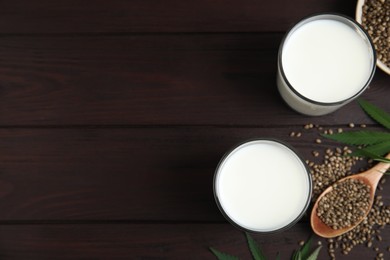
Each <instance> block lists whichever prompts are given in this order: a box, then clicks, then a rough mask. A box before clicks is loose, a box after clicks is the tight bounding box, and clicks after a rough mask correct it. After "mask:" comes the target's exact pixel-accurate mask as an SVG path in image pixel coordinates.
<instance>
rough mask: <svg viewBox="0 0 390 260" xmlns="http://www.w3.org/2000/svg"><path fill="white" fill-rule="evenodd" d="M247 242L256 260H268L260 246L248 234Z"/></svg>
mask: <svg viewBox="0 0 390 260" xmlns="http://www.w3.org/2000/svg"><path fill="white" fill-rule="evenodd" d="M246 240H247V241H248V246H249V250H250V251H251V253H252V256H253V259H254V260H267V259H266V257H265V255H264V254H263V251H261V248H260V245H258V244H257V243H256V241H255V240H254V239H253V238H252V237H251V236H250V235H249V234H248V233H246Z"/></svg>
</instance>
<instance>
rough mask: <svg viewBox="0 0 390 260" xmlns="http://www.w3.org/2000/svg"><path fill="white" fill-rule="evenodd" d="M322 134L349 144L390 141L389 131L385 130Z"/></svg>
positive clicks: (370, 143) (371, 143)
mask: <svg viewBox="0 0 390 260" xmlns="http://www.w3.org/2000/svg"><path fill="white" fill-rule="evenodd" d="M322 136H324V137H326V138H329V139H332V140H335V141H338V142H342V143H346V144H349V145H373V144H377V143H381V142H386V141H389V142H390V133H386V132H374V131H354V132H343V133H338V134H332V135H328V134H323V135H322Z"/></svg>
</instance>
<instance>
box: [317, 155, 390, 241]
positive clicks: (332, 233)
mask: <svg viewBox="0 0 390 260" xmlns="http://www.w3.org/2000/svg"><path fill="white" fill-rule="evenodd" d="M386 158H387V159H390V153H389V154H388V155H387V156H386ZM389 168H390V163H385V162H380V163H378V164H376V165H375V166H374V167H372V168H371V169H369V170H367V171H364V172H361V173H359V174H355V175H351V176H348V177H345V178H343V179H341V180H339V181H337V183H340V182H343V181H345V180H348V179H355V180H360V181H362V182H363V183H365V184H366V185H367V186H369V187H370V200H369V207H368V209H367V212H366V213H365V214H364V216H363V217H362V218H361V219H360V220H359V221H357V222H355V223H354V224H353V225H351V226H348V227H344V228H340V229H333V228H332V227H330V226H328V225H326V224H325V223H324V222H322V220H321V219H320V218H319V217H318V215H317V208H318V203H319V201H320V200H321V199H322V197H324V196H325V194H327V193H329V192H331V191H332V190H333V187H332V186H330V187H328V188H327V189H326V190H324V191H323V192H322V194H321V195H320V196H319V197H318V198H317V200H316V202H315V204H314V206H313V209H312V211H311V216H310V223H311V227H312V229H313V231H314V233H316V234H317V235H319V236H321V237H324V238H333V237H337V236H340V235H342V234H344V233H346V232H348V231H350V230H352V229H353V228H355V227H356V226H357V225H359V224H360V222H362V221H363V219H364V218H365V217H366V216H367V215H368V213H369V212H370V210H371V207H372V204H373V203H374V198H375V190H376V187H377V186H378V183H379V180H380V179H381V178H382V176H383V174H384V173H385V172H386V171H387V170H388V169H389Z"/></svg>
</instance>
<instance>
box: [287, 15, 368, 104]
mask: <svg viewBox="0 0 390 260" xmlns="http://www.w3.org/2000/svg"><path fill="white" fill-rule="evenodd" d="M361 34H362V33H361V32H357V31H356V30H354V29H352V28H351V27H349V26H347V25H346V24H344V23H342V22H339V21H335V20H329V19H322V20H315V21H311V22H308V23H307V24H304V25H302V26H301V27H299V28H297V29H296V30H295V31H294V32H293V33H292V34H290V36H288V37H287V39H286V41H285V43H284V47H283V51H282V66H283V70H284V72H285V75H286V77H287V79H288V81H289V82H290V84H291V85H292V87H293V88H294V89H295V90H296V91H297V92H299V93H300V94H301V95H303V96H304V97H306V98H308V99H311V100H314V101H318V102H324V103H331V102H338V101H342V100H345V99H348V98H350V97H352V96H354V95H355V94H357V93H358V92H359V91H360V90H361V89H362V88H363V87H364V86H365V84H366V83H367V81H368V79H369V78H370V75H371V71H372V66H373V64H374V61H373V55H372V50H371V49H370V47H369V45H368V43H367V42H366V41H365V40H364V39H363V38H362V36H361Z"/></svg>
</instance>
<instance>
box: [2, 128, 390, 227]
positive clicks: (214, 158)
mask: <svg viewBox="0 0 390 260" xmlns="http://www.w3.org/2000/svg"><path fill="white" fill-rule="evenodd" d="M367 129H372V128H367ZM290 131H301V132H302V137H300V138H296V137H295V138H293V137H289V133H290ZM254 137H269V138H270V137H271V138H278V139H281V140H284V141H286V142H288V143H290V144H291V145H293V146H294V147H295V148H296V149H297V150H298V151H299V152H300V153H301V154H302V156H303V157H304V158H305V159H311V160H313V159H314V157H313V156H312V155H311V153H312V151H313V150H318V151H323V150H325V149H326V148H327V147H334V146H335V144H334V143H332V142H329V141H326V140H324V141H323V143H321V144H315V142H314V140H315V139H316V138H317V137H318V134H317V132H316V131H305V130H304V129H303V128H302V127H299V128H293V127H292V128H271V127H270V128H230V127H228V128H223V127H176V128H153V127H152V128H133V129H122V128H107V129H92V128H91V129H77V128H76V129H0V139H1V142H0V208H1V209H2V210H1V211H0V221H45V220H50V221H58V220H134V221H138V220H140V221H159V220H164V221H218V222H221V221H224V219H223V217H222V215H221V214H220V212H219V211H218V209H217V207H216V204H215V202H214V196H213V191H212V181H213V174H214V170H215V168H216V166H217V164H218V162H219V160H220V158H221V157H222V156H223V154H224V153H225V152H227V151H228V150H229V149H231V148H232V147H233V146H235V145H237V144H238V143H240V142H243V141H244V140H247V139H251V138H254ZM385 185H386V186H387V184H385ZM388 185H390V184H388ZM389 195H390V193H389V189H387V191H386V188H385V191H384V198H385V202H386V203H390V197H389ZM0 233H1V232H0Z"/></svg>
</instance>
